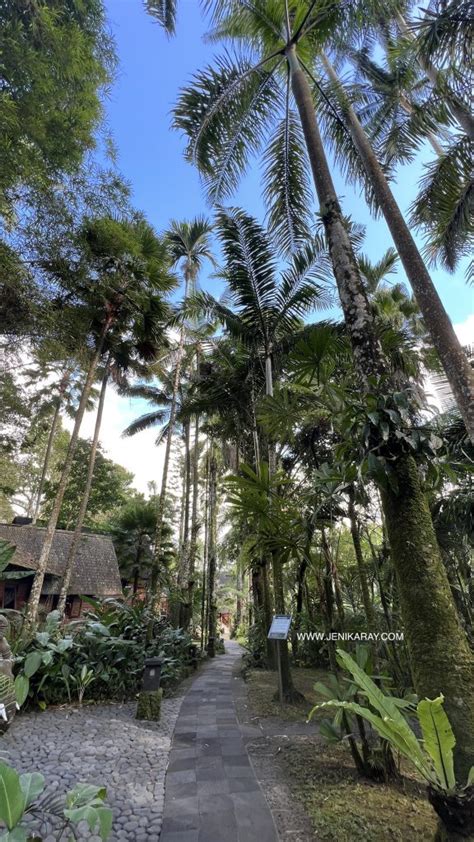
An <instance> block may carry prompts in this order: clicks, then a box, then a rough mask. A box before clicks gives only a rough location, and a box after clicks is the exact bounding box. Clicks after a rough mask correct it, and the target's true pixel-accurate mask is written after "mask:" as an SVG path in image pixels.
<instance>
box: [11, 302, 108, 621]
mask: <svg viewBox="0 0 474 842" xmlns="http://www.w3.org/2000/svg"><path fill="white" fill-rule="evenodd" d="M112 322H113V316H111V315H109V316H108V317H107V318H106V319H105V321H104V323H103V325H102V330H101V333H100V336H99V340H98V343H97V347H96V350H95V352H94V354H93V356H92V359H91V361H90V363H89V369H88V371H87V376H86V379H85V382H84V386H83V387H82V393H81V398H80V401H79V406H78V408H77V412H76V417H75V419H74V427H73V430H72V434H71V438H70V440H69V446H68V450H67V454H66V459H65V462H64V465H63V470H62V473H61V478H60V480H59V486H58V490H57V492H56V498H55V500H54V504H53V509H52V512H51V515H50V518H49V522H48V526H47V528H46V534H45V536H44V542H43V547H42V549H41V554H40V557H39V559H38V566H37V568H36V573H35V577H34V579H33V584H32V586H31V591H30V596H29V599H28V607H27V611H26V618H25V623H26V625H27V626H31V625H32V624H33V623H35V622H36V618H37V615H38V607H39V602H40V597H41V590H42V588H43V581H44V577H45V573H46V568H47V566H48V561H49V556H50V553H51V547H52V546H53V539H54V533H55V532H56V526H57V523H58V519H59V513H60V511H61V506H62V502H63V499H64V494H65V491H66V487H67V484H68V480H69V475H70V473H71V467H72V460H73V458H74V454H75V452H76V447H77V440H78V438H79V430H80V428H81V424H82V419H83V417H84V412H85V410H86V406H87V402H88V400H89V395H90V391H91V388H92V384H93V382H94V377H95V373H96V369H97V366H98V364H99V361H100V358H101V355H102V350H103V347H104V342H105V337H106V335H107V333H108V331H109V328H110V326H111V324H112Z"/></svg>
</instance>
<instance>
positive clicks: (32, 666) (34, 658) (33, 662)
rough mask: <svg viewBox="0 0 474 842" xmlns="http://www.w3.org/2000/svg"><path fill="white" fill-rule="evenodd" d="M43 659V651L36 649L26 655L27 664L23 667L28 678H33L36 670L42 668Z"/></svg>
mask: <svg viewBox="0 0 474 842" xmlns="http://www.w3.org/2000/svg"><path fill="white" fill-rule="evenodd" d="M42 660H43V654H42V652H39V651H38V650H37V649H35V650H34V651H33V652H30V653H29V654H28V655H27V656H26V661H25V666H24V668H23V670H24V673H25V675H26V677H27V678H31V677H32V676H33V675H34V674H35V672H36V671H37V670H38V669H39V668H40V666H41V663H42Z"/></svg>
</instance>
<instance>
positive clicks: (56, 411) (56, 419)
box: [31, 371, 71, 524]
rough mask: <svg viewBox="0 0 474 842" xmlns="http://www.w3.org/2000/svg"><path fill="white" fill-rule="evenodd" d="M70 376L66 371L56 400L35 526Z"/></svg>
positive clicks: (37, 498)
mask: <svg viewBox="0 0 474 842" xmlns="http://www.w3.org/2000/svg"><path fill="white" fill-rule="evenodd" d="M70 376H71V373H70V371H66V372H65V373H64V375H63V376H62V378H61V382H60V384H59V394H58V397H57V400H56V406H55V409H54V414H53V420H52V421H51V427H50V428H49V435H48V441H47V444H46V451H45V454H44V460H43V469H42V471H41V479H40V481H39V486H38V493H37V496H36V502H35V508H34V510H33V518H32V521H31V522H32V523H33V524H35V523H36V521H37V520H38V513H39V510H40V506H41V498H42V496H43V489H44V484H45V482H46V477H47V475H48V470H49V463H50V461H51V454H52V452H53V442H54V437H55V435H56V430H57V428H58V422H59V417H60V413H61V404H62V399H63V396H64V392H65V391H66V387H67V384H68V383H69V378H70Z"/></svg>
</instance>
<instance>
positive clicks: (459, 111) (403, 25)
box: [395, 12, 474, 140]
mask: <svg viewBox="0 0 474 842" xmlns="http://www.w3.org/2000/svg"><path fill="white" fill-rule="evenodd" d="M395 19H396V21H397V24H398V27H399V29H400V32H401V33H402V35H403V36H404V37H405V38H407V39H408V40H409V41H414V40H415V38H414V36H413V33H412V32H411V31H410V28H409V27H408V26H407V22H406V20H405V18H404V17H403V15H402V14H401V13H400V12H397V13H396V14H395ZM417 60H418V63H419V65H420V67H421V68H422V69H423V70H424V71H425V73H426V75H427V77H428V79H429V80H430V82H431V84H432V85H433V87H434V88H435V87H437V86H438V82H439V76H440V73H439V70H437V68H436V67H434V66H433V65H432V64H431V62H429V61H426V60H425V59H423V58H422V57H421V56H420V55H417ZM442 89H443V90H445V91H446V93H447V96H446V97H445V98H446V104H447V106H448V108H449V110H450V111H451V114H452V115H453V117H455V119H456V120H457V122H458V123H459V125H460V126H461V128H462V130H463V131H464V132H465V133H466V135H467V136H468V138H469V139H470V140H474V120H473V118H472V115H471V114H470V113H469V111H467V109H466V108H465V107H464V105H463V104H462V102H460V101H459V99H458V97H457V96H456V94H455V92H454V91H452V90H451V88H450V87H449V85H446V83H445V82H443V84H442Z"/></svg>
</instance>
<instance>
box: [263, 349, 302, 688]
mask: <svg viewBox="0 0 474 842" xmlns="http://www.w3.org/2000/svg"><path fill="white" fill-rule="evenodd" d="M265 394H266V395H267V396H269V397H271V396H273V366H272V357H271V350H270V349H267V353H266V355H265ZM268 470H269V474H270V477H271V476H272V475H273V474H274V473H275V470H276V453H275V445H274V443H273V442H270V443H269V445H268ZM271 562H272V574H273V598H274V601H275V611H276V612H277V613H278V614H284V613H285V588H284V582H283V565H282V563H281V557H280V555H279V554H278V553H277V552H273V553H272V556H271ZM269 642H270V643H271V641H269ZM277 646H278V647H279V650H280V652H279V655H280V669H281V684H282V691H283V698H284V700H285V701H286V702H290V703H291V702H294V701H296V700H298V699H301V698H302V696H301V694H300V693H299V692H298V691H296V690H295V687H294V685H293V679H292V677H291V668H290V653H289V651H288V641H287V640H278V641H275V644H274V647H275V655H276V647H277Z"/></svg>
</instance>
